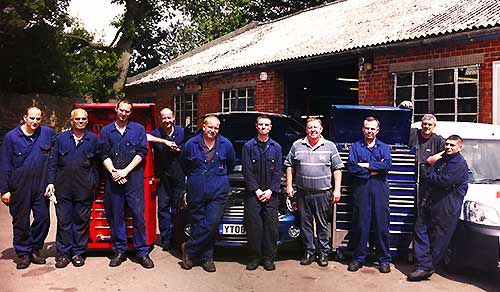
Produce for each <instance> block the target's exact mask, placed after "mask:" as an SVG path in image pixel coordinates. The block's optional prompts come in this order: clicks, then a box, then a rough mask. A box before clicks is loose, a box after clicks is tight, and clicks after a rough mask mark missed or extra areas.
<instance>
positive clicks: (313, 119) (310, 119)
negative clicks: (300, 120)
mask: <svg viewBox="0 0 500 292" xmlns="http://www.w3.org/2000/svg"><path fill="white" fill-rule="evenodd" d="M313 121H318V122H319V125H320V126H322V127H323V123H322V122H321V119H320V118H317V117H310V118H308V119H307V121H306V125H307V124H309V123H310V122H313Z"/></svg>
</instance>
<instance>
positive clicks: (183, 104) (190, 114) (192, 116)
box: [174, 93, 198, 132]
mask: <svg viewBox="0 0 500 292" xmlns="http://www.w3.org/2000/svg"><path fill="white" fill-rule="evenodd" d="M197 102H198V98H197V94H196V93H182V94H179V95H174V114H175V124H176V125H179V126H182V127H188V128H189V129H190V130H191V131H193V132H196V129H197V128H198V126H197V120H198V105H197Z"/></svg>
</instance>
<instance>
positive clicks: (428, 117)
mask: <svg viewBox="0 0 500 292" xmlns="http://www.w3.org/2000/svg"><path fill="white" fill-rule="evenodd" d="M424 120H433V121H434V124H436V122H437V119H436V116H435V115H433V114H425V115H424V116H423V117H422V122H423V121H424Z"/></svg>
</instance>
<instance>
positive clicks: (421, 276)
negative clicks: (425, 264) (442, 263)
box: [406, 269, 434, 282]
mask: <svg viewBox="0 0 500 292" xmlns="http://www.w3.org/2000/svg"><path fill="white" fill-rule="evenodd" d="M432 274H434V270H430V271H424V270H421V269H416V270H415V271H413V272H411V273H410V274H409V275H408V277H407V278H406V279H407V280H408V281H410V282H418V281H422V280H427V279H429V278H430V277H431V276H432Z"/></svg>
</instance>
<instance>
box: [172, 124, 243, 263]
mask: <svg viewBox="0 0 500 292" xmlns="http://www.w3.org/2000/svg"><path fill="white" fill-rule="evenodd" d="M219 126H220V121H219V119H218V118H217V117H216V116H208V117H206V118H205V120H204V121H203V131H202V133H199V134H197V135H196V136H194V137H193V138H191V139H189V140H188V141H187V142H186V145H185V146H184V147H183V148H182V151H181V155H180V162H181V165H182V167H183V169H184V171H185V173H186V175H187V177H188V179H187V193H188V196H187V212H188V220H189V221H190V222H191V237H190V238H189V240H188V241H187V242H184V243H183V244H182V245H181V250H182V264H181V267H182V268H183V269H186V270H189V269H191V268H192V267H193V263H194V262H196V260H199V261H200V262H201V266H202V268H203V270H205V271H206V272H215V264H214V261H213V245H214V240H215V236H216V235H217V232H218V228H219V222H220V220H221V219H222V214H223V212H224V207H225V206H226V201H227V196H228V193H229V192H230V189H229V172H230V171H232V169H233V167H234V165H235V162H236V153H235V151H234V148H233V144H231V142H230V141H229V140H228V139H227V138H225V137H223V136H222V135H219Z"/></svg>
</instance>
